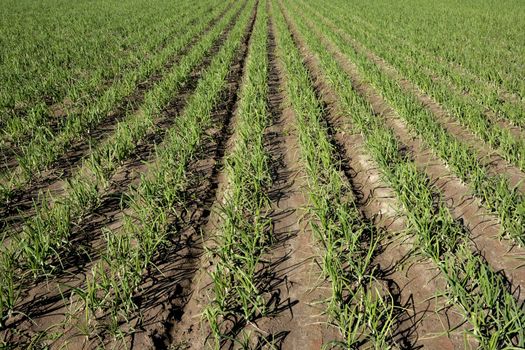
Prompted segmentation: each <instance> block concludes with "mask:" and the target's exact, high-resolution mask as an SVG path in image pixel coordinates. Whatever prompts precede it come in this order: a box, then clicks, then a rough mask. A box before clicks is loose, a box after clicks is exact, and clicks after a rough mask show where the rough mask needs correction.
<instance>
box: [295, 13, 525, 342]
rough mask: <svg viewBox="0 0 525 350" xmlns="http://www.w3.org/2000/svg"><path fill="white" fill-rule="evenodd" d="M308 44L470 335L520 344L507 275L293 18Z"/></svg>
mask: <svg viewBox="0 0 525 350" xmlns="http://www.w3.org/2000/svg"><path fill="white" fill-rule="evenodd" d="M295 22H296V23H297V26H298V28H299V29H300V32H301V34H302V35H303V36H304V38H305V41H306V42H307V43H308V46H309V48H311V49H312V50H313V52H315V53H316V54H317V55H318V57H319V60H320V63H321V66H322V68H323V73H324V74H325V75H326V80H327V82H328V83H329V84H330V86H331V87H332V88H333V89H334V91H336V93H337V96H338V97H339V101H340V104H341V106H342V107H343V111H344V113H345V114H347V115H349V116H351V118H352V123H353V125H354V127H355V128H357V130H358V131H359V132H361V133H362V134H363V135H364V137H365V145H366V147H367V149H368V151H369V153H370V154H371V155H372V157H373V159H374V160H375V161H376V163H377V164H378V165H379V167H380V170H381V172H382V173H383V175H384V177H385V179H386V180H387V181H388V183H389V184H390V186H392V188H393V189H394V191H395V192H396V193H397V196H398V198H399V200H400V202H401V203H402V205H403V207H404V208H403V209H404V210H403V213H404V215H406V217H407V219H408V228H409V230H410V232H411V233H412V234H413V235H415V237H416V240H415V242H414V244H415V246H416V247H417V249H418V250H419V251H420V252H422V253H423V254H424V255H425V256H426V257H428V258H430V259H431V260H432V261H433V262H434V263H435V264H436V266H438V267H439V269H440V270H441V272H442V273H443V275H444V276H445V277H446V279H447V282H448V287H449V288H448V289H447V290H446V291H444V292H445V293H446V295H447V297H448V298H449V300H450V303H451V304H456V303H457V304H459V306H460V309H461V311H462V313H463V316H464V317H465V319H466V320H468V321H469V323H470V325H471V326H472V331H471V332H472V335H473V336H474V337H475V339H476V340H477V341H478V342H479V344H480V345H481V346H482V347H484V348H494V349H495V348H501V346H516V345H517V346H523V344H524V343H523V342H524V341H525V338H524V335H525V334H524V333H523V331H522V329H521V325H522V324H523V321H524V320H525V313H524V312H523V311H522V310H521V308H520V306H519V304H518V302H517V301H516V300H515V299H514V297H513V296H512V293H511V291H510V290H509V288H508V284H507V281H506V280H505V279H504V277H502V276H501V275H500V274H498V273H495V272H494V271H493V270H491V268H490V267H489V266H488V265H487V263H486V262H485V261H484V259H483V258H482V257H480V256H479V255H477V254H476V253H475V252H472V247H470V244H469V239H468V232H466V230H465V228H464V227H463V226H461V225H460V223H458V222H456V221H454V219H453V218H452V216H451V214H450V212H449V210H448V209H447V208H446V206H445V205H444V204H443V201H442V200H441V199H440V198H439V196H438V197H437V198H438V199H437V200H436V193H438V191H437V189H436V188H434V186H433V185H432V184H431V182H430V181H429V180H428V178H426V177H425V175H424V174H422V173H420V172H418V171H417V170H416V166H415V164H414V163H413V162H412V161H411V160H410V158H407V157H406V156H403V152H401V149H402V145H400V144H399V142H398V141H397V139H396V137H395V135H394V133H393V132H392V130H390V129H388V128H386V127H385V126H384V123H383V122H382V121H381V119H380V118H377V116H375V115H374V113H373V112H372V110H371V107H370V105H369V103H368V102H367V101H366V99H365V98H364V97H362V96H361V95H360V94H359V93H358V92H357V91H356V90H355V88H353V87H352V85H351V82H350V80H349V78H348V77H347V76H346V73H344V70H343V69H342V67H341V66H340V65H339V64H338V62H337V61H336V59H335V58H334V57H333V56H332V55H331V54H330V53H329V51H327V48H326V46H324V45H323V43H322V40H321V39H320V38H319V36H318V34H319V33H320V32H319V31H318V32H317V35H316V32H314V31H312V29H310V28H309V27H308V26H307V25H306V24H305V22H304V20H303V19H302V18H301V17H300V16H297V17H296V18H295Z"/></svg>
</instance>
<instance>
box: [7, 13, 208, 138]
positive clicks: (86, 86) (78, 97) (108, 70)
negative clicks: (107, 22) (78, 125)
mask: <svg viewBox="0 0 525 350" xmlns="http://www.w3.org/2000/svg"><path fill="white" fill-rule="evenodd" d="M203 7H205V6H203ZM180 10H181V15H182V16H184V15H187V14H190V11H191V10H193V9H192V6H191V4H184V5H183V6H182V7H181V9H180ZM205 10H206V8H203V9H202V10H201V11H203V12H204V11H205ZM189 19H190V20H191V19H192V18H191V17H190V18H189ZM166 20H167V22H168V23H170V22H171V21H172V20H173V18H167V19H166ZM193 20H194V19H193ZM168 28H170V29H168ZM150 30H159V29H157V28H156V27H155V26H151V25H150V26H149V29H148V30H146V31H145V33H144V32H143V33H140V32H133V35H139V33H140V36H139V37H138V38H133V41H132V42H129V43H127V45H130V46H136V51H131V52H130V54H129V55H126V56H124V57H118V59H116V58H114V59H106V60H105V61H104V62H98V61H95V62H92V64H93V65H94V67H95V69H94V70H93V71H91V74H94V76H90V77H89V78H88V79H87V80H88V81H85V80H83V79H76V82H75V83H73V86H71V87H70V89H69V90H68V91H67V93H68V96H67V97H64V100H65V101H67V102H63V103H60V102H59V103H57V104H56V105H53V106H47V104H49V103H50V102H47V103H46V102H45V101H41V102H40V103H37V105H36V107H33V108H27V110H25V111H24V112H21V111H19V112H18V113H16V114H14V115H10V114H6V115H5V116H3V118H2V122H3V124H5V125H4V128H3V133H2V135H1V137H2V141H3V142H6V141H8V142H9V143H10V145H11V146H14V145H16V146H18V145H20V144H23V142H24V141H25V138H26V137H27V136H28V134H29V133H31V135H30V136H32V135H33V134H34V133H33V130H34V129H35V128H42V127H44V126H45V127H46V129H48V130H49V132H52V131H53V129H52V127H53V128H57V127H60V125H62V124H63V122H64V120H63V119H67V115H63V114H70V113H71V112H72V111H74V110H76V109H79V108H80V107H81V105H82V104H84V103H83V102H82V100H86V101H84V102H87V103H91V102H92V99H93V98H98V97H99V94H100V92H103V90H104V89H103V88H104V85H105V84H107V83H108V81H105V80H104V79H103V77H102V75H107V79H112V78H116V79H118V78H119V77H120V76H121V75H122V74H125V73H126V72H129V71H133V70H134V69H136V68H137V67H138V66H140V65H142V64H143V63H144V58H145V57H147V56H150V55H152V54H155V53H156V52H155V51H156V50H160V49H162V48H163V42H165V41H166V40H167V39H168V38H169V37H170V36H171V35H173V34H176V32H173V29H171V27H170V26H165V27H164V28H163V31H161V32H160V33H157V34H156V35H152V33H151V32H150ZM135 41H136V42H135ZM100 45H101V43H100V42H99V43H98V44H97V48H99V49H102V48H103V46H100ZM105 49H106V50H108V51H109V52H111V51H110V48H109V47H106V48H105ZM88 50H89V49H88ZM92 53H93V52H92ZM98 55H99V57H100V56H102V54H101V53H98ZM102 57H103V56H102ZM102 57H100V58H102ZM97 58H98V57H97ZM46 59H49V57H46ZM121 61H122V62H121ZM33 62H34V61H33ZM48 64H49V65H51V63H49V62H48ZM109 64H111V65H112V66H113V65H115V66H116V67H115V68H118V69H116V70H115V72H112V70H113V68H112V67H111V66H109V67H108V65H109ZM47 69H51V68H50V67H47ZM54 69H55V70H58V71H59V72H60V73H63V71H62V69H59V67H55V68H54ZM42 74H44V73H42ZM54 74H58V72H54V71H51V72H49V71H47V72H46V75H45V76H46V77H48V76H51V77H52V78H51V79H53V78H55V77H54ZM112 74H114V76H112ZM107 79H106V80H107ZM35 81H38V80H36V79H35ZM59 81H60V79H55V80H54V81H53V83H57V82H59ZM109 82H110V81H109ZM75 85H78V87H75ZM21 86H23V87H25V88H28V85H21ZM55 93H56V92H55ZM34 99H35V100H37V101H38V96H35V97H34ZM17 100H18V103H21V102H20V97H17ZM55 107H57V108H62V109H64V110H63V111H61V112H58V113H57V114H58V115H59V116H58V118H57V115H54V113H55V112H54V111H53V109H54V108H55ZM53 122H56V124H58V126H53V125H50V124H52V123H53Z"/></svg>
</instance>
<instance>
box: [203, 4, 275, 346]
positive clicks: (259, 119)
mask: <svg viewBox="0 0 525 350" xmlns="http://www.w3.org/2000/svg"><path fill="white" fill-rule="evenodd" d="M267 40H268V15H267V12H266V1H259V2H258V7H257V19H256V21H255V25H254V29H253V33H252V36H251V38H250V44H249V48H248V54H247V57H246V62H245V69H244V74H243V80H242V86H241V88H240V93H239V100H238V105H237V111H236V118H235V120H234V122H233V125H234V128H235V134H234V136H233V140H234V144H233V146H232V150H231V152H230V154H229V155H228V156H227V157H226V160H225V173H226V175H227V177H226V183H225V185H224V187H225V188H224V190H223V192H224V199H223V202H224V204H222V205H221V207H220V209H219V210H220V221H221V223H220V225H219V226H220V227H219V228H218V233H217V235H216V236H215V239H214V240H215V244H214V246H213V247H212V248H210V249H211V253H212V254H213V255H212V256H214V259H215V260H216V263H215V266H214V269H213V271H211V272H210V276H211V280H212V281H213V288H212V290H213V299H212V300H211V301H210V303H209V304H208V306H207V307H206V308H205V310H204V312H203V318H204V319H206V320H207V322H208V324H209V325H210V328H211V331H212V334H213V336H214V337H215V348H217V349H219V348H220V347H221V345H222V343H223V342H224V341H226V340H227V339H228V337H229V333H228V332H229V331H230V329H228V327H229V326H230V328H231V325H228V323H229V322H231V320H232V319H235V318H236V315H237V314H240V315H239V316H240V317H241V320H243V323H245V324H246V323H248V322H250V321H253V320H254V319H255V318H256V317H260V316H264V315H265V314H266V311H267V310H266V302H267V301H266V300H265V298H264V295H263V288H264V286H263V285H261V282H260V280H258V278H257V272H258V269H260V268H261V267H260V260H261V257H262V254H263V253H264V252H265V251H266V249H267V247H268V246H269V245H270V244H271V242H272V236H271V226H272V225H271V219H270V218H268V217H267V212H268V208H269V203H270V200H269V198H268V190H269V187H270V186H271V184H272V178H271V173H270V157H269V155H268V153H267V151H266V150H265V147H264V146H265V145H264V131H265V128H266V127H267V126H268V124H269V121H270V115H269V112H268V108H267V98H268V58H267ZM238 322H239V321H238Z"/></svg>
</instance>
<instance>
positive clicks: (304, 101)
mask: <svg viewBox="0 0 525 350" xmlns="http://www.w3.org/2000/svg"><path fill="white" fill-rule="evenodd" d="M273 7H274V11H273V13H275V16H274V18H275V22H276V28H277V39H278V40H277V41H278V51H279V54H280V57H281V59H282V61H283V70H284V72H285V81H286V83H285V89H286V93H287V96H288V99H289V103H290V104H291V106H292V108H293V110H294V112H295V115H296V124H297V126H296V127H297V129H298V132H299V146H300V152H301V158H302V159H303V164H304V168H305V170H306V176H307V184H308V188H307V192H308V196H309V199H310V203H309V207H308V213H309V221H310V226H311V228H312V230H313V232H314V235H315V237H316V238H317V240H318V241H319V243H320V245H321V248H320V249H321V250H322V253H321V254H322V255H321V266H322V270H323V273H324V275H325V277H326V278H327V279H328V280H329V281H330V284H331V288H332V291H331V296H330V299H329V301H328V305H327V312H328V314H329V315H330V317H331V320H332V322H334V323H335V324H336V326H337V327H338V329H339V330H340V332H341V334H342V337H343V340H342V341H341V342H338V341H334V343H333V344H332V345H334V346H337V345H342V346H344V347H345V348H353V347H355V346H357V345H358V344H361V343H362V342H363V341H368V342H372V343H373V344H374V346H375V347H376V348H385V347H387V346H388V339H389V336H390V335H391V334H390V332H391V327H392V322H393V321H394V318H393V314H394V303H393V300H392V298H391V296H390V295H389V294H388V291H385V290H384V289H383V288H381V286H380V285H377V284H376V283H375V278H374V276H373V264H372V259H373V257H374V255H375V250H376V248H377V243H378V240H379V238H380V236H381V232H380V231H377V230H376V229H375V228H374V227H373V226H371V225H370V224H368V223H367V222H366V220H364V218H363V217H362V214H361V212H360V210H359V208H358V206H357V204H356V203H355V197H354V195H353V193H352V191H351V187H350V185H349V183H348V182H347V181H346V180H345V178H344V175H343V174H342V172H341V171H340V164H339V163H338V161H337V160H336V158H335V152H336V150H335V149H334V146H333V145H332V143H331V140H330V138H329V136H328V132H327V130H326V126H324V125H325V123H326V120H323V119H324V118H323V115H324V112H323V108H322V105H321V103H320V101H319V100H318V99H317V96H316V93H315V90H314V88H313V86H312V81H311V78H310V75H309V72H308V70H307V69H306V67H304V65H303V62H302V57H301V54H300V52H299V50H298V49H297V47H296V45H295V43H294V40H293V39H292V37H291V33H290V32H289V30H288V28H287V26H286V23H285V19H284V17H283V15H282V13H281V12H280V11H279V10H278V5H276V2H274V6H273Z"/></svg>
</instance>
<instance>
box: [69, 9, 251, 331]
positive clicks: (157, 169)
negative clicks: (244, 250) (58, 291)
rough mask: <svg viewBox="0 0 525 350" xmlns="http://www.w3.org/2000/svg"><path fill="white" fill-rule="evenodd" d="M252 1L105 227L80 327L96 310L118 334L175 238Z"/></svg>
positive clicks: (90, 323)
mask: <svg viewBox="0 0 525 350" xmlns="http://www.w3.org/2000/svg"><path fill="white" fill-rule="evenodd" d="M252 8H253V2H249V3H248V4H247V6H246V9H244V10H243V12H242V14H241V15H240V17H239V19H238V20H237V21H236V23H235V25H234V26H233V28H232V30H231V32H230V34H229V35H228V38H227V40H226V41H225V42H224V44H223V45H222V46H221V48H220V50H219V52H218V53H217V55H216V56H214V57H213V59H212V62H211V63H210V66H209V67H208V68H207V69H206V71H205V72H204V73H203V75H202V78H201V79H200V80H199V82H198V85H197V88H196V90H195V92H194V93H193V95H192V96H191V97H190V99H189V101H188V103H187V105H186V107H185V109H184V111H183V113H182V114H181V115H180V116H178V118H177V121H176V122H175V123H174V125H173V127H172V128H170V129H169V131H168V132H167V135H166V138H165V141H164V142H163V143H162V144H161V145H160V146H159V147H158V150H157V158H156V161H155V164H154V165H153V166H152V167H151V168H150V169H149V171H148V173H147V175H144V176H143V177H142V179H141V182H140V184H139V186H138V187H137V188H136V189H135V190H134V191H133V193H131V194H129V197H130V200H131V207H130V212H129V213H127V214H125V216H124V218H123V221H124V225H123V227H122V228H121V229H119V230H117V231H110V230H109V229H106V230H105V232H106V234H105V237H106V241H107V247H106V250H105V252H104V253H103V254H102V255H103V258H102V259H101V260H100V261H99V262H98V263H97V264H96V265H95V266H94V267H93V268H92V273H91V276H90V277H88V280H87V281H86V284H85V286H84V287H83V288H81V289H77V290H76V291H75V294H76V295H77V296H78V297H79V298H80V300H81V301H82V305H83V306H82V309H83V310H84V313H83V315H84V319H83V323H84V324H83V329H84V331H85V332H86V333H87V334H88V335H93V334H94V332H95V331H96V329H97V327H100V324H98V323H97V315H101V314H102V315H109V318H108V319H109V321H108V323H107V324H105V325H104V327H105V328H106V329H108V330H109V331H110V332H111V333H112V334H113V335H115V336H117V335H119V332H120V330H119V322H121V321H122V320H124V321H126V320H128V319H129V316H130V314H131V313H132V312H133V311H134V310H135V309H136V304H135V303H134V300H133V296H134V295H135V294H136V293H137V291H138V289H139V287H140V284H141V281H142V280H143V278H144V277H143V275H144V271H145V270H146V269H147V268H148V267H151V266H152V265H154V262H153V259H154V258H155V257H156V256H157V255H156V254H158V251H159V249H161V248H162V247H163V246H166V245H167V244H168V242H169V241H170V240H171V239H174V238H176V236H177V234H178V233H177V232H176V229H174V227H176V225H175V224H174V222H175V221H176V220H177V217H178V215H177V212H178V211H179V212H180V211H181V210H184V208H185V205H186V204H187V201H188V200H189V199H188V198H186V197H185V192H186V191H187V190H188V186H189V184H190V182H189V177H190V174H189V172H188V166H189V164H190V163H191V162H193V161H194V160H195V158H196V157H197V155H198V153H199V152H200V151H201V149H202V147H203V143H204V140H205V138H206V131H207V130H208V129H210V128H211V127H212V126H213V118H212V110H213V108H214V106H215V105H216V104H217V103H218V102H219V100H220V98H221V93H222V92H223V90H224V89H225V88H226V78H227V77H228V74H229V72H230V66H231V64H232V62H233V60H234V58H235V57H236V54H237V53H238V52H239V48H240V45H241V42H242V39H243V37H244V36H245V35H246V33H247V29H248V26H249V21H250V17H251V14H252V12H253V11H252Z"/></svg>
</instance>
